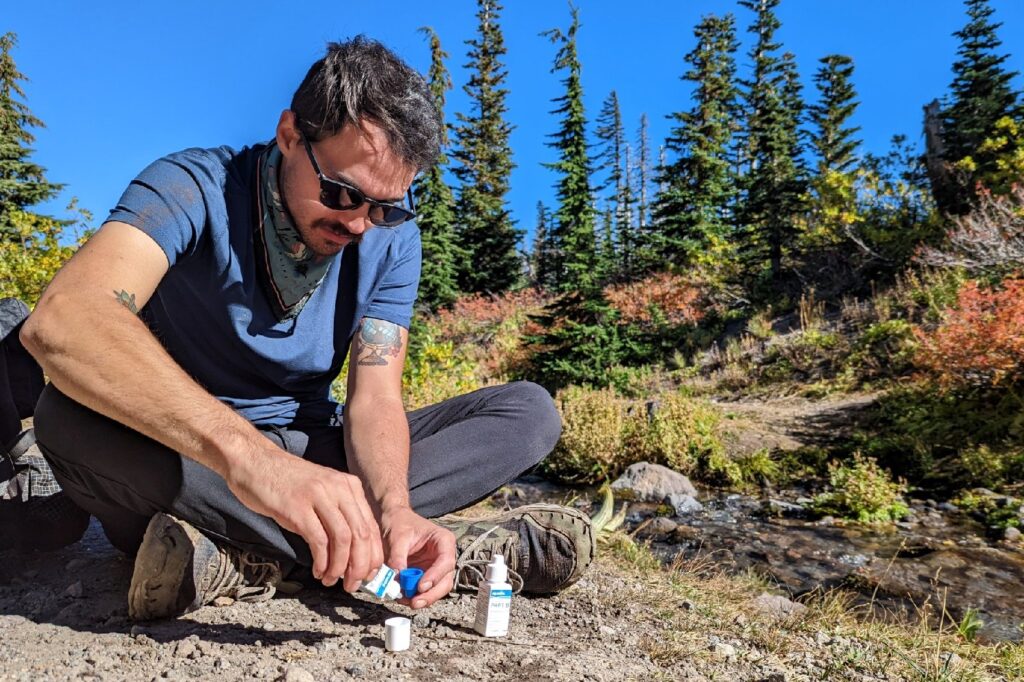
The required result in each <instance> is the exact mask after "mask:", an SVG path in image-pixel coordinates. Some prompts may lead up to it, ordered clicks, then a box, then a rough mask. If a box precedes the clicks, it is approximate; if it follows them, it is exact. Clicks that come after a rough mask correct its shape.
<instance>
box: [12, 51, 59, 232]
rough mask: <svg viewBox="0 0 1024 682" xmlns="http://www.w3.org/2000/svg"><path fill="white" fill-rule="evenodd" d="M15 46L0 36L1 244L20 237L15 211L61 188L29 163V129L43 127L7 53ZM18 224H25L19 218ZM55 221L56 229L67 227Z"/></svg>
mask: <svg viewBox="0 0 1024 682" xmlns="http://www.w3.org/2000/svg"><path fill="white" fill-rule="evenodd" d="M17 44H18V38H17V36H16V35H15V34H14V33H13V32H9V33H5V34H4V35H3V36H0V240H5V241H6V240H15V239H19V238H20V237H19V235H20V233H21V229H20V228H18V227H16V225H15V221H16V219H15V212H17V211H22V212H24V211H25V209H27V208H29V207H30V206H34V205H35V204H38V203H40V202H43V201H46V200H48V199H52V198H54V197H55V196H57V194H58V193H59V192H60V191H61V189H63V187H64V185H62V184H57V183H53V182H49V181H48V180H47V179H46V169H44V168H43V167H42V166H39V165H38V164H35V163H32V162H31V161H30V160H29V157H30V156H31V154H32V151H33V150H32V149H31V147H29V145H31V144H32V142H34V141H35V137H34V136H33V135H32V133H30V132H29V128H43V127H45V126H44V125H43V122H42V121H41V120H39V119H38V118H37V117H36V116H34V115H33V114H32V112H31V111H30V110H29V108H28V106H27V105H26V104H25V102H24V99H25V91H24V90H23V89H22V87H21V83H22V82H24V81H27V80H28V79H27V78H25V75H24V74H22V73H21V72H20V71H18V67H17V65H16V64H15V63H14V56H13V55H12V54H11V52H12V51H13V49H14V48H15V47H16V46H17ZM40 217H43V216H40ZM47 219H48V220H50V221H54V219H53V218H48V217H47ZM18 222H19V224H21V223H23V222H25V221H24V220H20V219H19V220H18ZM55 222H56V223H57V224H58V225H57V226H58V227H59V226H63V225H70V224H71V222H65V221H55Z"/></svg>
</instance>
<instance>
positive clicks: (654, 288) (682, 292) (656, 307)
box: [604, 272, 704, 325]
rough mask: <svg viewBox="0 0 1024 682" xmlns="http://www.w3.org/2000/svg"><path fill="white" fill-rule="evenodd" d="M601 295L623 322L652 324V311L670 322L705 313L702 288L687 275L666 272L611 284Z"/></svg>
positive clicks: (690, 320)
mask: <svg viewBox="0 0 1024 682" xmlns="http://www.w3.org/2000/svg"><path fill="white" fill-rule="evenodd" d="M604 295H605V298H606V299H607V300H608V302H609V303H610V304H611V305H612V307H613V308H615V309H616V310H617V311H619V316H620V319H621V320H622V322H624V323H626V324H639V325H651V324H654V323H655V320H656V317H655V316H656V312H655V311H657V313H660V317H661V318H663V319H664V320H665V321H666V322H668V323H669V324H673V325H679V324H685V323H690V324H693V323H696V322H698V321H699V320H700V319H701V318H702V317H703V316H704V310H703V308H702V307H701V299H702V296H701V290H700V289H699V288H698V287H696V286H694V284H693V282H692V281H691V280H688V279H687V278H686V277H683V276H682V275H675V274H672V273H669V272H659V273H657V274H655V275H651V276H650V277H647V278H645V279H642V280H640V281H638V282H631V283H629V284H619V285H615V286H610V287H608V288H607V289H605V290H604Z"/></svg>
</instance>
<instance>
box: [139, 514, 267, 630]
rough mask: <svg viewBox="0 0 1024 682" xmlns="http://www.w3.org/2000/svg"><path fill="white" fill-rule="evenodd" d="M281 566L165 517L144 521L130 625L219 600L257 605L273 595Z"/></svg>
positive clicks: (184, 612) (162, 515)
mask: <svg viewBox="0 0 1024 682" xmlns="http://www.w3.org/2000/svg"><path fill="white" fill-rule="evenodd" d="M280 583H281V565H280V564H279V563H278V562H276V561H270V560H268V559H263V558H260V557H257V556H255V555H254V554H253V553H252V552H246V551H244V550H240V549H237V548H235V547H231V546H229V545H218V544H217V543H215V542H214V541H213V540H211V539H209V538H208V537H206V536H205V535H203V534H202V533H200V532H199V531H198V530H197V529H196V528H194V527H193V526H192V525H191V524H188V523H186V522H184V521H182V520H180V519H176V518H175V517H173V516H171V515H170V514H164V513H159V514H156V515H154V516H153V518H152V519H150V520H149V525H148V526H147V527H146V534H145V536H144V537H143V538H142V545H141V546H140V547H139V553H138V554H137V555H136V557H135V571H134V573H132V584H131V587H130V588H128V616H129V617H130V618H131V619H132V620H153V619H156V618H172V617H175V616H181V615H183V614H186V613H189V612H190V611H195V610H196V609H198V608H200V607H202V606H205V605H207V604H210V603H212V602H213V600H214V599H216V598H218V597H230V598H231V599H234V600H235V601H244V602H261V601H266V600H268V599H270V598H271V597H273V596H274V593H275V592H276V591H277V586H278V585H279V584H280Z"/></svg>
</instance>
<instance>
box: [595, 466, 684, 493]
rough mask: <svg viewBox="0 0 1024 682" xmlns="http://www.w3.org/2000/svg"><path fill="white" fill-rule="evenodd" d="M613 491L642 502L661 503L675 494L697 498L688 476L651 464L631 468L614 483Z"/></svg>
mask: <svg viewBox="0 0 1024 682" xmlns="http://www.w3.org/2000/svg"><path fill="white" fill-rule="evenodd" d="M612 490H614V491H615V492H616V493H617V494H619V495H620V496H623V497H630V498H632V499H635V500H639V501H641V502H661V501H662V500H664V499H665V498H666V497H668V496H669V495H673V494H676V495H690V496H691V497H694V498H696V497H697V489H696V488H694V487H693V484H692V483H690V479H688V478H687V477H686V476H683V475H682V474H681V473H679V472H678V471H673V470H672V469H669V468H668V467H665V466H661V465H660V464H652V463H650V462H638V463H637V464H633V465H632V466H630V467H629V468H628V469H626V471H625V472H624V473H623V474H622V475H621V476H619V477H618V478H617V479H616V480H615V482H614V483H612Z"/></svg>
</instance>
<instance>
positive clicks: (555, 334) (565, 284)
mask: <svg viewBox="0 0 1024 682" xmlns="http://www.w3.org/2000/svg"><path fill="white" fill-rule="evenodd" d="M569 7H570V12H571V14H572V23H571V24H570V26H569V30H568V32H566V33H563V32H562V31H561V30H559V29H552V30H550V31H545V32H544V33H542V35H544V36H547V37H548V38H550V39H551V41H552V43H554V44H556V45H559V49H558V52H557V54H556V56H555V66H554V68H553V69H552V72H557V71H564V72H566V77H565V79H564V80H563V81H562V84H563V85H564V86H565V94H564V95H563V96H561V97H559V98H557V99H556V100H555V102H556V103H558V105H559V106H558V108H557V109H556V110H555V111H554V112H553V113H556V114H560V115H561V116H562V124H561V127H560V129H559V131H558V132H557V133H555V134H554V135H552V137H553V138H554V141H553V142H551V143H549V146H551V147H553V148H555V149H557V150H558V152H559V157H560V158H559V160H558V161H556V162H555V163H551V164H545V165H546V166H547V167H549V168H553V169H554V170H556V171H557V172H558V173H559V175H560V179H559V181H558V184H557V188H558V192H557V194H558V200H559V206H558V210H557V211H556V212H555V216H554V223H555V224H554V228H553V229H554V232H555V235H556V238H555V243H556V245H557V248H558V249H559V251H558V259H557V263H558V268H557V272H558V282H557V286H556V290H557V291H558V292H560V294H561V295H560V296H559V297H558V298H557V299H556V300H555V301H554V303H552V304H551V305H550V306H548V307H547V308H546V309H545V311H544V313H543V314H542V315H539V316H537V318H536V319H537V321H538V322H539V323H540V325H541V326H542V328H543V329H545V330H547V331H546V332H545V333H543V334H541V335H539V336H537V337H534V338H532V339H530V340H531V342H533V343H534V344H537V345H538V346H539V348H540V350H539V352H538V353H537V354H536V355H535V357H534V367H535V369H536V370H537V375H536V377H535V378H536V379H537V380H538V381H539V382H540V383H542V384H543V385H545V386H547V387H548V388H552V389H554V388H558V387H560V386H564V385H566V384H568V383H584V384H591V385H606V384H607V382H608V369H609V368H610V367H611V366H613V365H615V364H616V363H617V362H618V361H619V360H620V358H621V357H622V343H621V340H620V339H619V336H618V329H617V325H616V324H615V319H616V314H615V311H614V310H613V309H612V307H611V306H610V305H609V304H608V302H607V300H606V299H605V297H604V292H603V291H602V284H603V281H602V279H603V277H602V276H603V274H604V273H603V272H602V259H601V258H600V255H599V252H598V245H597V240H596V238H595V233H594V207H593V198H592V196H593V195H592V192H591V189H590V170H591V169H590V159H589V156H588V153H587V140H586V115H585V112H584V109H583V86H582V83H581V80H580V62H579V57H578V55H577V51H576V34H577V32H578V30H579V27H580V23H579V11H578V10H577V9H576V8H575V7H573V6H572V5H570V6H569Z"/></svg>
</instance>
